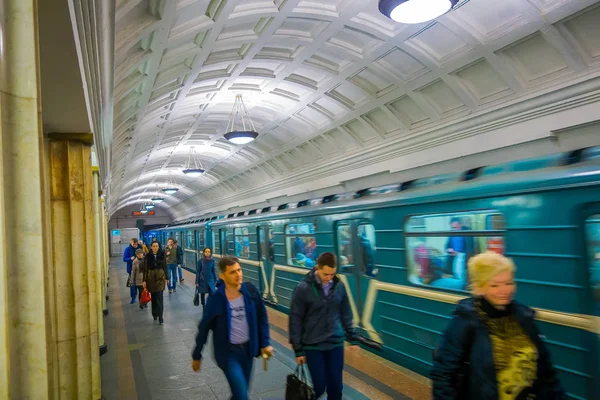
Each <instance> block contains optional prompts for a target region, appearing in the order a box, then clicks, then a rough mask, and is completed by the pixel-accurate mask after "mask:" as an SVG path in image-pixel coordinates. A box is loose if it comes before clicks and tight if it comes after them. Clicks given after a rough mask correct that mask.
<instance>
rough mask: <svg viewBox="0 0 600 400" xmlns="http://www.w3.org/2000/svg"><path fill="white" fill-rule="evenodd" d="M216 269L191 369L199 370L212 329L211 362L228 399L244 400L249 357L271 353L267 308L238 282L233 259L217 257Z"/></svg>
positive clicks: (249, 372) (239, 275)
mask: <svg viewBox="0 0 600 400" xmlns="http://www.w3.org/2000/svg"><path fill="white" fill-rule="evenodd" d="M218 268H219V277H220V278H221V279H220V280H219V282H218V283H217V290H216V291H215V293H214V295H212V296H210V297H209V298H208V302H207V303H206V309H205V311H204V313H203V315H202V320H201V321H200V324H199V326H198V334H197V335H196V346H195V348H194V351H193V352H192V369H193V370H194V371H195V372H198V371H199V370H200V366H201V360H202V349H203V347H204V345H205V344H206V340H207V339H208V331H209V330H210V329H212V330H213V335H212V336H213V347H214V356H215V360H216V362H217V365H218V366H219V368H221V369H222V370H223V372H224V373H225V376H226V378H227V381H228V382H229V386H230V387H231V393H232V395H233V396H232V399H236V400H247V399H248V391H249V390H250V378H251V376H252V363H253V357H258V356H260V355H261V354H262V355H263V357H270V356H271V355H272V354H273V348H272V347H271V345H270V338H269V321H268V317H267V309H266V308H265V304H264V302H263V300H262V298H261V296H260V295H259V294H258V290H257V289H256V288H255V287H254V286H252V285H251V284H250V283H243V282H242V279H243V274H242V268H241V267H240V264H239V260H238V259H237V258H236V257H231V256H225V257H223V258H221V259H220V260H219V265H218Z"/></svg>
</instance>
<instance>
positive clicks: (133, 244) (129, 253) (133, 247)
mask: <svg viewBox="0 0 600 400" xmlns="http://www.w3.org/2000/svg"><path fill="white" fill-rule="evenodd" d="M141 248H142V247H141V246H139V245H138V240H137V238H132V239H131V240H130V241H129V246H128V247H127V248H126V249H125V252H124V253H123V261H124V262H126V263H127V274H128V275H130V276H131V269H132V265H133V260H135V252H136V251H137V249H141ZM129 292H130V293H129V294H130V295H131V298H132V299H133V298H135V295H136V294H137V287H136V286H135V284H132V285H131V286H130V287H129Z"/></svg>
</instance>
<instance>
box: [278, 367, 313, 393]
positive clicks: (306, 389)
mask: <svg viewBox="0 0 600 400" xmlns="http://www.w3.org/2000/svg"><path fill="white" fill-rule="evenodd" d="M315 399H316V397H315V391H314V390H313V388H312V387H310V385H309V384H308V379H307V377H306V372H305V371H304V366H303V365H298V367H296V371H295V372H294V373H293V374H290V375H288V377H287V385H286V388H285V400H315Z"/></svg>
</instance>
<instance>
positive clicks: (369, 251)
mask: <svg viewBox="0 0 600 400" xmlns="http://www.w3.org/2000/svg"><path fill="white" fill-rule="evenodd" d="M354 242H356V244H357V247H356V248H355V251H357V252H358V253H356V257H357V258H358V260H355V259H354V251H353V247H354ZM337 246H338V249H337V250H338V251H337V254H338V255H339V260H338V262H339V264H340V267H341V269H342V271H344V272H346V271H348V270H349V268H351V267H354V266H356V267H358V268H359V271H360V273H361V274H363V275H367V276H375V275H376V274H377V270H376V269H375V261H374V260H375V257H374V256H375V227H374V226H373V225H371V224H360V225H358V231H357V236H356V238H354V237H353V236H352V229H351V226H350V225H345V224H344V225H338V227H337Z"/></svg>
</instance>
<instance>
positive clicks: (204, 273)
mask: <svg viewBox="0 0 600 400" xmlns="http://www.w3.org/2000/svg"><path fill="white" fill-rule="evenodd" d="M216 281H217V276H216V273H215V260H214V259H213V258H212V250H211V249H210V248H208V247H206V248H204V251H202V258H201V259H199V260H198V263H197V265H196V287H197V288H198V293H200V303H202V308H204V305H205V304H206V302H205V300H206V294H207V293H208V295H209V296H210V295H211V294H213V293H214V291H215V282H216Z"/></svg>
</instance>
